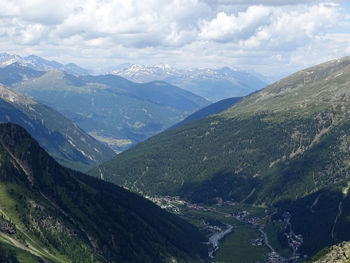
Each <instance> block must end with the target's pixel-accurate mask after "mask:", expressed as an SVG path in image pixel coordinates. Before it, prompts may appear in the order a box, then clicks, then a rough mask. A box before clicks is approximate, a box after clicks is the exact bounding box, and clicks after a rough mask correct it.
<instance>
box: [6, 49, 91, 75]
mask: <svg viewBox="0 0 350 263" xmlns="http://www.w3.org/2000/svg"><path fill="white" fill-rule="evenodd" d="M13 63H18V64H20V65H22V66H25V67H29V68H32V69H35V70H38V71H49V70H61V71H65V72H67V73H69V74H73V75H87V74H89V70H87V69H84V68H81V67H79V66H77V65H75V64H74V63H68V64H66V65H63V64H61V63H59V62H57V61H49V60H46V59H43V58H41V57H39V56H36V55H30V56H26V57H21V56H19V55H11V54H8V53H0V67H6V66H8V65H11V64H13Z"/></svg>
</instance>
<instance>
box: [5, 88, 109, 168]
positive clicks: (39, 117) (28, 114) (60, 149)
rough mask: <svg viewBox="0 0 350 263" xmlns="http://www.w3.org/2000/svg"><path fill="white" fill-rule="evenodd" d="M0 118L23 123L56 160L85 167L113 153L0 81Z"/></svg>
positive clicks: (50, 110) (53, 112)
mask: <svg viewBox="0 0 350 263" xmlns="http://www.w3.org/2000/svg"><path fill="white" fill-rule="evenodd" d="M0 122H1V123H3V122H13V123H17V124H19V125H21V126H23V127H25V128H26V129H27V130H28V131H29V132H30V133H31V135H32V136H33V137H34V138H36V139H37V140H38V141H39V143H40V144H41V146H42V147H44V148H45V149H46V150H47V151H48V152H49V153H50V154H51V155H52V156H53V157H54V158H56V160H57V161H58V162H60V163H61V164H62V165H65V166H67V167H70V168H74V169H78V170H81V171H86V170H88V169H89V168H91V167H92V166H94V165H96V164H98V163H100V162H102V161H106V160H108V159H109V158H111V157H113V156H114V153H113V151H112V150H111V149H109V148H108V147H107V146H106V145H104V144H102V143H100V142H98V141H97V140H95V139H94V138H92V137H91V136H89V135H88V134H86V133H85V132H84V131H82V130H81V129H80V128H79V127H78V126H77V125H76V124H74V123H72V122H71V121H70V120H68V119H66V118H65V117H63V116H62V115H61V114H59V113H58V112H55V111H54V110H52V109H50V108H49V107H47V106H45V105H42V104H40V103H38V102H36V101H34V100H33V99H31V98H29V97H26V96H24V95H23V94H21V93H19V92H18V91H16V90H13V89H12V88H9V87H5V86H3V85H1V84H0Z"/></svg>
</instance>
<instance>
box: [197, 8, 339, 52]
mask: <svg viewBox="0 0 350 263" xmlns="http://www.w3.org/2000/svg"><path fill="white" fill-rule="evenodd" d="M338 18H339V10H338V6H337V5H334V4H318V5H313V6H311V7H307V8H305V6H303V7H298V8H296V9H295V10H292V11H290V9H285V8H281V7H266V6H250V7H249V8H248V9H247V10H246V11H244V12H239V13H238V14H231V15H227V14H226V13H224V12H221V13H219V14H218V15H217V17H216V18H214V19H213V20H211V21H204V22H203V23H202V27H201V33H200V34H199V36H200V38H202V39H205V40H211V41H217V42H239V44H240V46H241V47H242V48H262V47H264V48H265V49H266V48H272V49H293V47H294V49H295V48H297V47H299V46H300V45H303V44H305V42H307V41H308V40H311V39H313V38H314V37H315V36H317V35H319V34H323V33H324V32H326V30H327V29H328V28H330V27H332V26H334V24H335V23H336V22H337V21H338Z"/></svg>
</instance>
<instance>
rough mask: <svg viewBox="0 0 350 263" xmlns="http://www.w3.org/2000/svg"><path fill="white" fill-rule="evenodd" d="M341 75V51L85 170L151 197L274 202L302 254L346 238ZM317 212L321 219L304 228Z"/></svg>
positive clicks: (348, 122) (347, 125)
mask: <svg viewBox="0 0 350 263" xmlns="http://www.w3.org/2000/svg"><path fill="white" fill-rule="evenodd" d="M349 82H350V58H349V57H344V58H342V59H338V60H334V61H330V62H327V63H323V64H320V65H317V66H315V67H312V68H308V69H305V70H302V71H300V72H297V73H295V74H293V75H291V76H289V77H287V78H285V79H282V80H280V81H278V82H276V83H274V84H272V85H270V86H268V87H266V88H265V89H263V90H261V91H259V92H256V93H254V94H252V95H251V96H248V97H246V98H244V99H243V100H242V101H241V102H239V103H237V104H235V105H233V106H232V107H230V108H229V109H227V110H225V111H223V112H221V113H218V114H215V115H211V116H208V117H206V118H204V119H200V120H195V121H193V122H189V123H187V124H185V125H182V126H180V127H177V128H174V129H171V130H168V131H166V132H163V133H161V134H159V135H157V136H154V137H152V138H150V139H148V140H146V141H145V142H143V143H140V144H138V145H136V146H135V147H133V148H132V149H130V150H127V151H125V152H123V153H122V154H120V155H118V156H116V157H115V158H113V159H112V160H110V161H107V162H106V163H104V164H102V165H100V166H98V167H96V168H94V169H93V170H91V171H90V174H91V175H94V176H98V177H103V178H104V179H105V180H108V181H111V182H114V183H116V184H118V185H122V186H124V187H126V188H128V189H131V190H133V191H136V192H139V193H142V194H144V195H149V196H157V195H159V196H164V195H170V196H177V195H178V196H180V197H181V198H183V199H185V200H189V201H192V202H195V203H197V204H198V203H204V204H209V205H210V204H216V203H219V202H222V201H224V202H225V201H233V202H238V203H241V204H249V205H255V206H256V205H258V206H261V207H265V208H268V209H270V208H271V209H276V213H277V214H276V216H277V217H278V218H279V220H284V219H283V214H284V212H286V211H289V212H290V214H291V217H290V223H291V225H292V226H293V230H294V232H293V234H290V235H291V236H292V237H295V238H294V239H293V240H294V241H293V242H297V243H298V242H299V241H298V238H299V237H298V235H299V234H301V235H302V237H304V242H303V246H302V248H301V249H300V252H301V253H302V255H304V254H305V255H307V256H311V255H313V254H315V253H316V252H317V251H318V250H320V249H322V248H323V247H325V246H328V245H331V244H334V243H336V242H339V241H342V240H347V239H349V238H350V231H344V230H345V229H347V227H348V224H349V222H348V220H347V213H348V212H349V211H350V209H348V208H347V207H346V206H345V203H346V202H347V195H344V194H343V190H342V189H343V188H344V187H346V185H347V180H348V179H347V178H348V177H349V160H350V155H349V152H350V151H349V140H348V138H349V136H350V133H349V131H350V118H349V112H350V103H349V102H350V90H349V88H348V85H349ZM318 196H319V198H318V199H317V197H318ZM342 196H344V200H343V198H342ZM313 203H315V205H313ZM316 204H317V205H316ZM318 205H319V206H318ZM305 206H306V207H311V208H310V209H309V210H308V209H305ZM339 206H341V207H342V210H341V211H342V212H341V213H340V212H339V211H338V207H339ZM301 207H302V208H303V209H301ZM327 209H328V210H327ZM321 215H327V216H325V217H324V220H321V221H320V225H317V227H316V225H315V224H314V225H315V227H311V226H312V225H313V222H314V219H315V218H320V216H321ZM326 222H327V223H326ZM331 222H332V223H331ZM321 225H322V226H323V225H327V227H322V226H321ZM320 228H321V229H322V231H320ZM294 233H295V234H294ZM315 240H317V241H316V242H315ZM282 243H283V242H282Z"/></svg>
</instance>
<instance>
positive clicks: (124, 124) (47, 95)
mask: <svg viewBox="0 0 350 263" xmlns="http://www.w3.org/2000/svg"><path fill="white" fill-rule="evenodd" d="M7 68H8V67H5V68H3V69H0V79H1V75H2V73H1V72H2V71H4V70H6V69H7ZM21 70H22V71H24V69H23V67H22V68H21ZM18 72H19V70H18V69H13V74H18ZM6 76H8V75H6ZM18 79H19V80H18V81H17V82H15V83H13V82H12V83H11V87H13V88H15V89H17V90H19V91H20V92H22V93H24V94H26V95H28V96H30V97H32V98H34V99H36V100H37V101H39V102H41V103H44V104H46V105H48V106H50V107H52V108H53V109H55V110H57V111H59V112H60V113H62V114H63V115H64V116H66V117H67V118H69V119H71V120H73V121H74V122H75V123H76V124H78V126H79V127H81V128H82V129H83V130H84V131H86V132H88V133H89V134H90V135H92V136H93V137H95V138H96V139H98V140H100V141H102V142H105V143H107V144H108V145H109V146H110V147H111V148H112V149H113V150H115V151H117V152H120V151H122V150H124V149H126V148H129V147H130V146H131V145H133V144H135V143H138V142H140V141H143V140H144V139H146V138H148V137H150V136H152V135H155V134H157V133H159V132H161V131H163V130H165V129H166V128H168V127H170V126H172V125H173V124H175V123H177V122H179V121H180V120H182V119H184V118H185V117H186V116H188V115H189V114H191V113H192V112H194V111H195V110H198V109H200V108H202V107H204V106H207V105H208V104H209V101H207V100H205V99H203V98H201V97H199V96H197V95H194V94H192V93H190V92H188V91H185V90H182V89H180V88H178V87H175V86H172V85H170V84H168V83H165V82H160V81H157V82H150V83H145V84H136V83H133V82H131V81H128V80H126V79H124V78H121V77H118V76H114V75H100V76H80V77H76V76H73V75H70V74H67V73H64V72H61V71H49V72H46V73H45V74H42V75H40V76H39V77H35V76H34V77H28V76H26V77H22V78H21V79H20V78H19V77H18Z"/></svg>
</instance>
